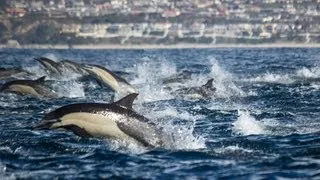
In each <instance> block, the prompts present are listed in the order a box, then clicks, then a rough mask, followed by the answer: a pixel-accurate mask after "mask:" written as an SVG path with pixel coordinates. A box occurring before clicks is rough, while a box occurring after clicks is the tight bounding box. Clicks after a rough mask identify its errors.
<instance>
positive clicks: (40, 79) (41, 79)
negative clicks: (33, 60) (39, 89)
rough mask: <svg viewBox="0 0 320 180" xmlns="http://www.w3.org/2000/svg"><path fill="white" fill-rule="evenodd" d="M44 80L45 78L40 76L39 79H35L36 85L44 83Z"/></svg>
mask: <svg viewBox="0 0 320 180" xmlns="http://www.w3.org/2000/svg"><path fill="white" fill-rule="evenodd" d="M45 79H46V76H42V77H40V78H39V79H36V80H35V82H36V83H42V82H44V80H45Z"/></svg>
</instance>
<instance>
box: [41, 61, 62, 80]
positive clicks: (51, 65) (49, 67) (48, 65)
mask: <svg viewBox="0 0 320 180" xmlns="http://www.w3.org/2000/svg"><path fill="white" fill-rule="evenodd" d="M35 60H36V61H38V62H39V63H41V64H42V66H43V67H45V69H46V71H47V73H48V74H50V75H54V76H61V75H62V70H63V67H62V66H61V65H60V64H59V63H57V62H55V61H53V60H51V59H49V58H46V57H40V58H35Z"/></svg>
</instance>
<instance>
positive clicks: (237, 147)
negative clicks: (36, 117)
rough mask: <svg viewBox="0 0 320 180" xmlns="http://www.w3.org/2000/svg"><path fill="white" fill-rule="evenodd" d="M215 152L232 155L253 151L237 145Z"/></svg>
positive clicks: (215, 150) (218, 149)
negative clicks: (233, 153)
mask: <svg viewBox="0 0 320 180" xmlns="http://www.w3.org/2000/svg"><path fill="white" fill-rule="evenodd" d="M214 152H216V153H219V154H224V153H232V152H243V153H252V152H253V150H251V149H246V148H242V147H240V146H239V145H238V144H237V145H235V146H227V147H223V148H217V149H214Z"/></svg>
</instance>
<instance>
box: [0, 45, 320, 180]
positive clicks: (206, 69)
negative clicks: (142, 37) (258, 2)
mask: <svg viewBox="0 0 320 180" xmlns="http://www.w3.org/2000/svg"><path fill="white" fill-rule="evenodd" d="M40 56H46V57H50V58H52V59H54V60H61V59H70V60H73V61H75V62H78V63H91V64H99V65H102V66H105V67H107V68H108V69H110V70H112V71H123V72H126V73H124V76H123V77H124V78H126V79H127V80H128V81H129V82H130V83H131V84H133V85H134V86H135V87H137V88H138V89H139V92H140V94H139V96H138V99H137V100H136V101H135V102H134V107H133V108H134V109H135V110H136V111H137V112H138V113H139V114H141V115H144V116H145V117H148V118H149V119H150V120H152V121H154V122H155V123H156V124H157V125H158V126H160V127H163V129H164V130H165V132H166V134H168V135H169V137H170V138H168V140H167V142H165V145H164V147H159V148H155V149H146V148H144V147H139V146H137V145H133V144H124V143H121V142H115V141H110V140H103V139H95V138H81V137H78V136H76V135H74V134H72V133H71V132H64V131H54V130H51V131H36V130H33V129H32V126H34V125H36V124H37V123H38V122H39V121H40V120H41V119H42V118H43V117H44V115H45V114H46V113H48V112H50V111H52V110H54V109H56V108H58V107H61V106H63V105H67V104H71V103H79V102H105V103H108V102H110V101H112V97H113V92H112V91H110V90H109V89H108V88H101V87H99V86H98V85H97V84H95V83H94V82H90V83H87V84H84V83H82V82H79V81H77V80H75V78H74V77H75V76H76V75H74V74H68V75H65V76H64V77H61V78H60V79H59V80H57V79H56V78H55V77H50V75H47V74H46V72H45V70H44V69H43V68H42V67H41V65H40V64H39V63H38V62H36V61H35V60H34V58H35V57H40ZM0 59H1V60H0V67H6V68H8V67H21V68H23V69H24V70H26V71H29V72H31V73H33V75H32V76H31V77H28V78H31V79H36V78H37V77H41V76H43V75H46V76H47V78H48V79H50V80H51V81H52V82H54V83H53V85H52V88H53V89H54V91H56V92H57V93H58V95H59V97H58V98H55V99H35V98H32V97H28V96H19V95H15V94H9V93H0V179H53V178H61V179H79V178H85V179H89V178H108V179H116V178H121V179H131V178H136V179H197V178H201V179H215V178H226V179H282V178H289V179H290V178H292V179H320V130H319V129H320V49H318V48H274V49H273V48H269V49H261V48H252V49H246V48H238V49H165V50H36V49H19V50H14V49H0ZM182 70H188V71H192V72H193V73H192V75H191V78H190V79H186V80H185V81H184V82H183V83H182V84H180V85H179V86H183V87H193V86H201V85H203V84H205V82H206V81H207V80H208V79H210V78H214V79H215V81H214V86H215V87H216V89H217V91H216V95H215V96H213V97H210V98H206V99H201V98H200V99H192V98H191V99H190V98H183V97H177V96H176V95H175V94H174V93H172V92H173V91H174V90H175V89H178V88H179V86H174V85H172V87H171V88H170V89H167V88H165V86H164V85H163V84H162V83H161V82H162V79H164V78H166V77H169V76H171V75H174V74H176V73H179V72H181V71H182ZM19 78H23V77H19ZM5 82H6V80H4V79H2V80H0V84H3V83H5ZM116 98H117V97H116Z"/></svg>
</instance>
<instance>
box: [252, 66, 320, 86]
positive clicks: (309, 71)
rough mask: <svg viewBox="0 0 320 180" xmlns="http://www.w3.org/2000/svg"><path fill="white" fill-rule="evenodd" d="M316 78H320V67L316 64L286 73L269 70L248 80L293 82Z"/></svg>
mask: <svg viewBox="0 0 320 180" xmlns="http://www.w3.org/2000/svg"><path fill="white" fill-rule="evenodd" d="M316 78H320V67H318V66H315V67H312V68H306V67H303V68H301V69H299V70H297V71H295V72H292V73H290V74H286V73H284V74H281V73H280V74H276V73H271V72H267V73H265V74H262V75H259V76H257V77H253V78H249V79H248V81H251V82H267V83H279V84H291V83H294V82H296V81H301V80H305V79H316Z"/></svg>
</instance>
